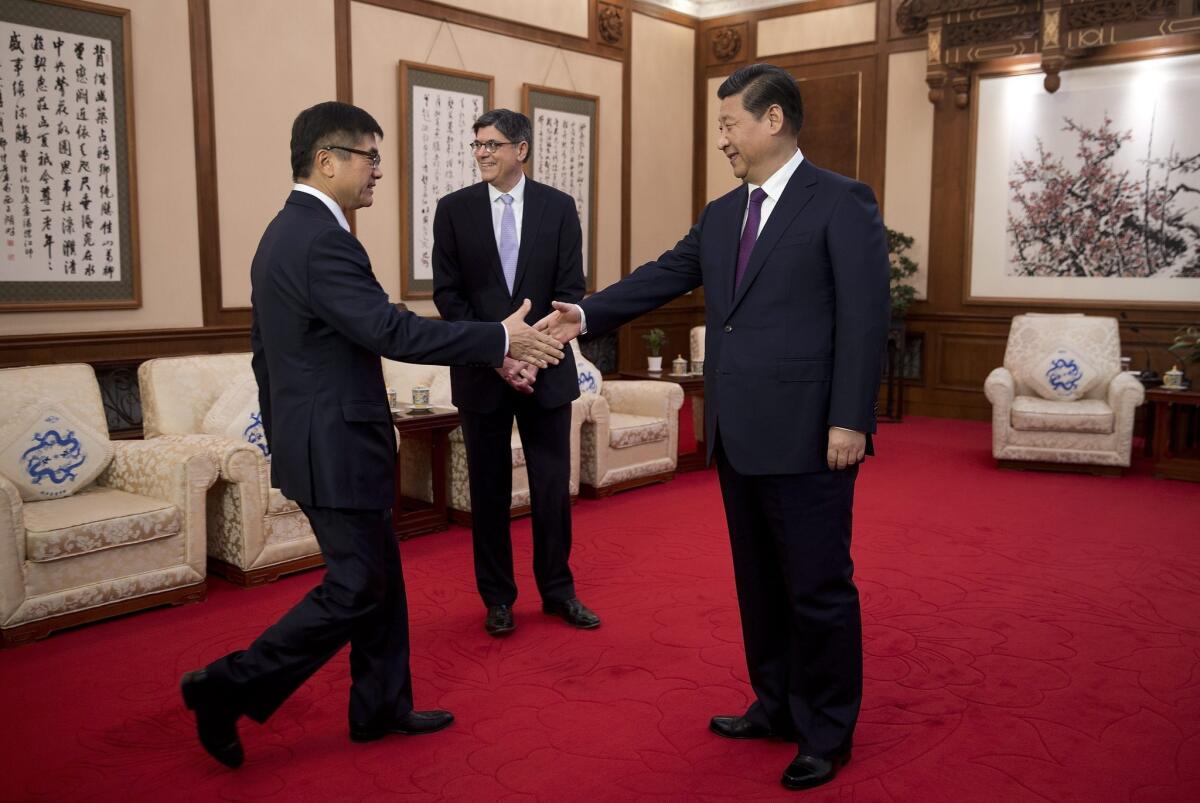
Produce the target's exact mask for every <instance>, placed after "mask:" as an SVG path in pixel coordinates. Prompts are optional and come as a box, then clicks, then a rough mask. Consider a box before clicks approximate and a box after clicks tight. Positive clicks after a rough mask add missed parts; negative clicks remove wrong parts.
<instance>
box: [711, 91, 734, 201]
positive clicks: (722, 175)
mask: <svg viewBox="0 0 1200 803" xmlns="http://www.w3.org/2000/svg"><path fill="white" fill-rule="evenodd" d="M728 77H729V76H726V75H723V76H721V77H720V78H709V79H708V116H707V117H705V118H704V134H705V141H704V152H705V153H707V154H708V164H707V171H706V175H705V187H706V192H705V194H704V197H705V199H706V200H709V201H712V200H714V199H716V198H720V197H721V196H722V195H724V194H725V193H727V192H729V191H730V190H732V189H733V188H734V187H737V186H739V185H740V184H741V183H742V182H741V179H739V178H738V177H737V176H735V175H734V174H733V169H732V168H730V167H729V160H728V159H726V158H725V154H723V153H721V152H720V151H719V150H717V114H718V112H719V111H720V109H721V101H720V100H718V99H717V87H719V86H720V85H721V82H722V81H724V80H725V79H726V78H728Z"/></svg>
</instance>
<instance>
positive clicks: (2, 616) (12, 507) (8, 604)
mask: <svg viewBox="0 0 1200 803" xmlns="http://www.w3.org/2000/svg"><path fill="white" fill-rule="evenodd" d="M24 563H25V518H24V514H23V513H22V511H21V492H20V491H18V490H17V486H15V485H13V484H12V482H11V481H10V480H9V479H8V478H7V477H5V476H4V475H3V474H0V623H3V622H7V621H8V619H9V617H10V616H12V614H13V612H14V611H16V610H17V608H19V607H21V603H22V602H24V601H25V573H24V571H22V566H23V565H24Z"/></svg>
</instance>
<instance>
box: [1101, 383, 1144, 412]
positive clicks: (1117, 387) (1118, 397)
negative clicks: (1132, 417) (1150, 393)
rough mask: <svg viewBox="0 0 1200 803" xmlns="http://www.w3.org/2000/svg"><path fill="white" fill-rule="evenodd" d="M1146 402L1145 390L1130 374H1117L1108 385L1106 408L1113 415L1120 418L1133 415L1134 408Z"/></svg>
mask: <svg viewBox="0 0 1200 803" xmlns="http://www.w3.org/2000/svg"><path fill="white" fill-rule="evenodd" d="M1145 400H1146V388H1145V386H1144V385H1142V383H1141V382H1139V381H1138V380H1137V379H1135V378H1134V377H1133V376H1131V375H1130V374H1117V375H1116V376H1115V377H1113V381H1112V382H1110V383H1109V384H1108V398H1107V401H1108V406H1109V407H1111V408H1112V411H1113V414H1114V415H1117V416H1120V415H1125V414H1126V411H1127V410H1128V411H1129V414H1132V413H1133V410H1134V408H1135V407H1137V406H1138V405H1140V404H1141V403H1142V402H1144V401H1145Z"/></svg>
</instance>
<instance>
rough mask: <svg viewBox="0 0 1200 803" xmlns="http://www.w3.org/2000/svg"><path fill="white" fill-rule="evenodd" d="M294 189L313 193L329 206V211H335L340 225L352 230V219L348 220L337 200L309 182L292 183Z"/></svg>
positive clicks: (307, 193) (334, 214)
mask: <svg viewBox="0 0 1200 803" xmlns="http://www.w3.org/2000/svg"><path fill="white" fill-rule="evenodd" d="M292 191H293V192H303V193H305V194H306V195H311V196H312V197H314V198H316V199H318V200H319V201H321V203H323V204H325V206H326V207H328V208H329V211H330V212H332V213H333V216H334V217H335V218H337V222H338V225H339V226H341V227H342V228H343V229H345V230H346V231H350V221H348V220H346V214H345V213H344V212H342V208H341V207H340V206H338V205H337V201H335V200H333V199H332V198H330V197H329V196H328V195H326V194H325V193H323V192H321V191H320V190H318V189H317V188H316V187H313V186H310V185H308V184H300V183H299V182H297V183H295V184H293V185H292Z"/></svg>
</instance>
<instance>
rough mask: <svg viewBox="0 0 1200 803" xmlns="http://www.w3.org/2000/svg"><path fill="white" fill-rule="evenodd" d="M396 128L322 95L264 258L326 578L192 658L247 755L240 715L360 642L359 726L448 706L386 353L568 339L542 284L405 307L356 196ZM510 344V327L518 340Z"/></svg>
mask: <svg viewBox="0 0 1200 803" xmlns="http://www.w3.org/2000/svg"><path fill="white" fill-rule="evenodd" d="M382 136H383V130H382V129H381V128H380V127H379V124H378V123H377V122H375V120H374V118H372V117H371V115H369V114H368V113H367V112H365V111H363V110H362V109H359V108H357V107H354V106H349V105H347V104H344V103H336V102H329V103H321V104H318V105H316V106H313V107H312V108H310V109H307V110H305V111H303V112H301V113H300V115H299V116H298V117H297V118H296V121H295V123H294V124H293V126H292V142H291V149H292V177H293V179H294V181H295V182H296V183H295V185H294V186H293V188H292V193H291V195H290V196H288V199H287V202H286V203H285V204H284V207H283V209H282V210H281V211H280V212H279V214H278V215H276V217H275V219H274V220H273V221H271V224H270V225H269V226H267V230H266V232H265V233H264V234H263V237H262V240H261V242H260V243H259V246H258V251H257V253H256V254H255V255H254V262H253V264H252V266H251V269H250V280H251V285H252V288H253V290H252V298H251V303H252V306H253V313H254V317H253V325H252V327H251V333H250V334H251V344H252V346H253V350H254V356H253V367H254V375H255V378H256V379H257V381H258V389H259V402H260V404H261V409H262V421H263V427H264V429H265V430H266V436H267V441H268V442H269V443H270V446H271V455H272V459H271V475H272V481H273V483H274V485H275V486H276V487H278V488H279V489H280V490H281V491H283V493H284V495H285V496H287V497H288V498H290V499H293V500H295V501H296V502H298V503H299V505H300V507H301V509H302V510H303V511H304V513H305V515H306V516H307V517H308V520H309V522H310V523H311V524H312V528H313V532H314V533H315V534H316V537H317V542H318V543H319V544H320V546H321V553H322V555H323V556H324V558H325V565H326V572H325V576H324V578H323V579H322V581H321V583H320V585H318V586H317V587H316V588H314V589H313V590H312V591H310V592H309V593H308V595H307V596H306V597H304V599H302V600H301V601H300V602H299V603H298V604H297V605H296V606H295V607H294V608H292V609H291V610H290V611H288V612H287V613H286V614H284V616H283V618H282V619H280V620H279V621H278V622H276V623H275V624H274V625H273V626H271V627H270V628H268V629H267V630H266V631H265V632H264V633H263V634H262V635H261V636H259V637H258V639H257V640H255V642H254V643H253V644H251V645H250V646H249V647H248V648H247V649H246V650H239V651H237V652H234V653H231V654H229V655H227V656H225V657H224V658H221V659H219V660H217V661H214V662H213V663H212V664H209V665H208V666H207V667H205V668H204V669H200V670H196V671H193V672H189V673H187V674H186V675H184V677H183V680H182V683H181V688H182V692H183V697H184V702H185V703H186V704H187V707H188V708H190V709H192V710H194V711H195V712H196V725H197V730H198V733H199V736H200V742H201V744H202V745H203V746H204V748H205V749H206V750H207V751H208V752H209V753H210V754H211V755H212V756H213V757H214V758H216V759H217V760H218V761H220V762H221V763H223V764H225V765H227V766H231V767H236V766H239V765H240V764H241V763H242V760H243V751H242V745H241V742H240V740H239V738H238V733H237V720H238V719H239V718H240V717H241V716H248V717H250V718H251V719H253V720H255V721H257V722H264V721H265V720H266V719H267V717H269V716H270V715H271V714H272V713H273V712H274V711H275V710H276V709H277V708H278V707H279V706H280V705H281V704H282V703H283V701H284V700H285V699H287V697H288V696H289V695H290V694H291V693H292V692H293V691H295V690H296V689H297V688H298V687H299V686H300V684H301V683H303V682H304V681H305V679H307V678H308V677H309V676H310V675H311V674H312V673H313V672H315V671H316V670H317V669H318V668H320V667H321V665H322V664H324V663H325V662H326V661H327V660H329V658H330V657H332V656H333V655H334V654H335V653H336V652H337V651H338V650H340V649H341V648H342V646H343V645H345V644H346V643H347V642H349V643H350V649H351V651H350V674H351V680H352V685H351V689H350V707H349V714H350V738H352V739H354V740H355V741H369V740H373V739H378V738H381V737H383V736H385V735H386V734H389V733H405V734H420V733H430V732H432V731H435V730H439V729H440V728H443V727H445V726H446V725H449V724H450V722H451V721H452V720H453V717H452V716H451V714H450V713H449V712H447V711H414V710H413V702H412V683H411V678H410V675H409V666H408V657H409V647H408V608H407V603H406V601H405V594H404V577H403V574H402V572H401V567H400V553H399V550H398V549H397V547H396V539H395V537H394V536H393V534H392V531H391V526H390V521H391V516H390V508H391V506H392V504H393V502H394V499H393V493H394V491H393V483H394V474H395V459H396V456H395V455H396V440H395V430H394V429H393V428H392V419H391V413H390V411H389V409H388V404H387V397H386V391H385V389H384V384H383V372H382V367H381V365H380V361H379V358H380V356H381V355H382V356H385V357H388V358H390V359H393V360H405V361H409V362H419V363H451V364H457V365H468V364H476V365H493V366H498V365H500V364H501V363H502V361H503V359H504V355H505V353H506V351H507V352H508V353H510V354H512V355H513V356H514V357H517V358H519V359H522V360H525V361H526V362H530V363H532V364H534V365H538V366H544V365H546V364H548V363H556V362H557V361H558V359H559V358H561V352H560V351H559V350H558V344H556V343H555V342H554V341H552V340H551V339H550V338H548V337H546V336H544V335H540V334H537V333H535V332H533V330H532V329H530V328H529V327H528V326H527V325H526V324H525V323H524V320H523V318H524V316H525V314H526V313H528V311H529V303H528V302H526V303H525V304H524V305H523V306H521V307H520V308H519V309H517V310H516V312H515V313H514V314H513V315H511V316H509V317H508V318H507V319H505V320H504V321H503V325H498V324H496V323H475V322H471V323H445V322H442V321H427V320H423V319H421V318H419V317H417V316H416V315H414V314H412V313H410V312H402V311H399V310H397V309H396V308H395V307H394V306H393V305H392V304H391V303H390V302H389V301H388V297H387V294H386V293H385V292H384V290H383V288H382V287H380V286H379V283H378V282H377V281H376V279H375V275H374V273H373V272H372V270H371V263H370V260H369V259H368V258H367V252H366V251H365V250H364V249H363V247H362V244H361V243H360V242H359V241H358V240H357V239H356V238H355V237H354V235H353V234H351V233H350V227H349V224H348V223H347V221H346V213H347V212H349V211H351V210H353V209H358V208H361V207H365V206H370V205H371V203H372V200H373V195H374V186H375V182H377V181H378V180H379V179H380V178H381V177H382V175H383V174H382V172H381V171H380V169H379V138H381V137H382ZM506 344H507V345H506Z"/></svg>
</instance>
